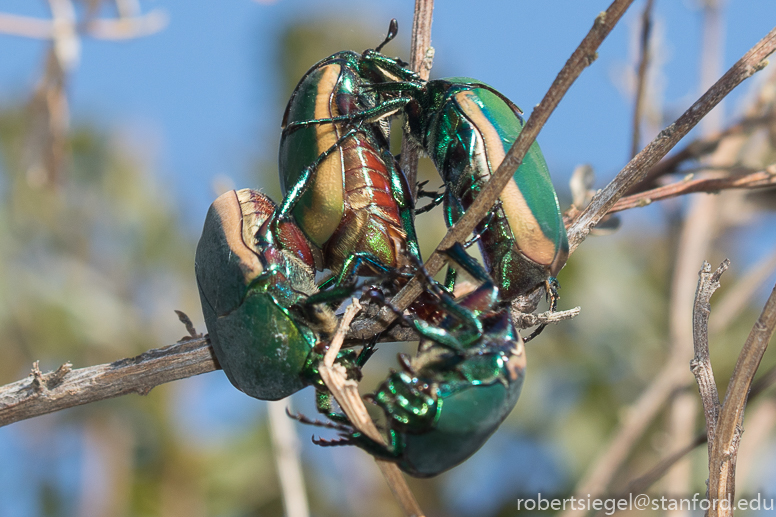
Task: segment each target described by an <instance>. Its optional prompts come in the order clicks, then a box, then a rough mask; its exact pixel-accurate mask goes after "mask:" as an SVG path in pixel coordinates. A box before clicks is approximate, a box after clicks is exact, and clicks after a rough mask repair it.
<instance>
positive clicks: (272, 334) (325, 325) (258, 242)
mask: <svg viewBox="0 0 776 517" xmlns="http://www.w3.org/2000/svg"><path fill="white" fill-rule="evenodd" d="M312 266H313V254H312V251H311V249H310V246H309V244H308V243H307V240H306V238H305V236H304V234H303V233H302V231H301V230H300V229H299V228H298V227H297V226H296V224H295V223H294V222H293V221H290V220H277V217H276V205H275V203H274V202H273V201H272V200H271V199H270V198H269V197H267V196H265V195H264V194H262V193H260V192H257V191H254V190H250V189H243V190H238V191H234V190H232V191H229V192H226V193H225V194H223V195H221V196H220V197H219V198H218V199H216V200H215V201H214V202H213V204H212V205H211V206H210V210H209V211H208V213H207V216H206V218H205V225H204V228H203V230H202V237H201V238H200V240H199V244H198V245H197V252H196V259H195V271H196V277H197V285H198V287H199V295H200V300H201V302H202V311H203V313H204V316H205V324H206V326H207V329H208V333H209V335H210V342H211V344H212V346H213V350H214V352H215V355H216V358H217V359H218V362H219V363H220V365H221V367H222V368H223V370H224V372H225V373H226V375H227V377H228V378H229V381H230V382H231V383H232V384H233V385H234V386H235V387H236V388H238V389H239V390H241V391H243V392H245V393H246V394H248V395H250V396H251V397H255V398H258V399H262V400H278V399H282V398H284V397H287V396H289V395H291V394H292V393H294V392H296V391H298V390H300V389H302V388H303V387H305V386H307V385H316V386H317V387H319V388H320V387H322V386H323V384H322V382H321V381H320V378H319V377H318V376H317V365H318V362H319V361H320V360H321V358H322V354H323V352H324V350H322V349H321V348H320V347H319V346H316V345H318V344H319V342H320V341H321V340H322V339H325V338H327V337H328V336H329V335H330V334H331V333H332V332H333V331H334V330H335V327H336V324H337V320H336V318H335V316H334V313H333V311H331V309H329V308H328V306H327V305H326V304H324V303H321V304H318V303H316V304H308V303H307V301H308V299H309V298H310V296H313V295H316V293H318V289H317V287H316V285H315V275H314V271H313V267H312ZM367 357H368V354H367V355H364V354H360V355H359V354H356V353H355V351H353V350H343V351H342V352H340V355H339V356H338V358H337V361H338V362H340V363H341V364H343V365H344V366H345V367H346V369H348V371H349V372H351V373H353V374H354V375H358V374H359V373H360V372H359V368H360V366H361V365H362V361H364V360H366V358H367ZM323 398H325V397H319V402H321V403H322V404H325V400H322V399H323ZM322 409H323V410H327V408H326V407H325V406H324V407H322Z"/></svg>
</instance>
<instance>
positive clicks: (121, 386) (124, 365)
mask: <svg viewBox="0 0 776 517" xmlns="http://www.w3.org/2000/svg"><path fill="white" fill-rule="evenodd" d="M217 368H218V365H217V362H216V361H215V358H214V356H213V351H212V349H211V348H210V344H209V343H208V340H207V339H206V338H198V339H190V340H187V341H183V342H179V343H176V344H174V345H171V346H167V347H164V348H157V349H153V350H149V351H147V352H144V353H142V354H140V355H139V356H137V357H132V358H129V359H122V360H120V361H116V362H113V363H110V364H100V365H97V366H89V367H87V368H79V369H77V370H69V371H65V372H64V374H63V372H62V371H60V370H58V372H59V373H57V372H52V373H48V374H41V373H40V371H39V370H38V371H37V372H36V371H35V370H33V373H32V374H30V376H29V377H27V378H26V379H22V380H20V381H17V382H14V383H12V384H8V385H5V386H3V387H0V427H2V426H4V425H8V424H12V423H14V422H18V421H19V420H24V419H27V418H32V417H34V416H39V415H44V414H46V413H53V412H54V411H59V410H60V409H65V408H70V407H74V406H80V405H82V404H89V403H90V402H96V401H98V400H104V399H109V398H113V397H119V396H121V395H127V394H128V393H139V394H140V395H147V394H148V392H150V391H151V389H152V388H154V387H155V386H158V385H160V384H164V383H166V382H171V381H175V380H178V379H185V378H186V377H192V376H194V375H199V374H201V373H207V372H212V371H213V370H216V369H217ZM52 379H56V381H57V382H51V380H52ZM44 381H45V382H44Z"/></svg>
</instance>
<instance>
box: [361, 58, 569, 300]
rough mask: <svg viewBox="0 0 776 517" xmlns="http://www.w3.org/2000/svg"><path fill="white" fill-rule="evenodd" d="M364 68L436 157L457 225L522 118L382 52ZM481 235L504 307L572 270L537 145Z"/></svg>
mask: <svg viewBox="0 0 776 517" xmlns="http://www.w3.org/2000/svg"><path fill="white" fill-rule="evenodd" d="M362 61H364V62H371V63H372V69H373V70H374V71H376V73H378V74H381V75H380V80H379V81H377V84H374V85H373V89H374V90H375V91H377V92H378V93H379V94H380V99H381V102H383V103H386V104H387V103H390V105H391V106H396V105H402V106H403V109H402V114H403V115H404V119H405V124H406V128H407V130H408V134H409V135H410V137H411V138H412V139H413V140H414V141H415V142H416V143H417V144H418V145H419V146H421V147H422V148H423V149H425V151H426V152H427V153H428V154H429V156H430V157H431V159H432V160H433V161H434V165H435V166H436V168H437V170H438V171H439V173H440V175H441V176H442V179H443V180H444V182H445V195H444V202H445V218H446V222H447V224H448V226H450V225H452V224H454V223H455V222H456V221H457V220H458V219H459V218H460V217H461V216H462V215H463V213H464V212H465V211H466V210H467V209H468V207H469V206H470V205H471V203H472V201H473V200H474V199H475V198H476V196H477V194H478V193H479V191H480V190H481V189H482V186H483V185H484V184H485V183H486V182H487V181H488V180H489V179H490V177H491V175H492V174H493V173H494V172H495V170H496V169H497V168H498V166H499V165H500V164H501V162H502V161H503V159H504V156H505V155H506V153H507V151H508V150H509V149H510V148H511V146H512V144H513V143H514V142H515V140H516V139H517V136H518V135H519V134H520V131H521V130H522V128H523V124H524V123H523V119H522V112H521V111H520V109H519V108H518V107H517V106H516V105H515V104H514V103H512V102H511V101H510V100H509V99H507V98H506V97H505V96H504V95H502V94H501V93H499V92H498V91H497V90H495V89H494V88H492V87H491V86H488V85H487V84H484V83H482V82H479V81H477V80H476V79H471V78H466V77H452V78H448V79H438V80H433V81H427V82H426V81H422V80H420V79H419V78H418V76H417V75H416V74H415V73H414V72H412V71H411V70H409V69H408V68H406V66H405V64H404V63H402V62H400V61H398V60H392V59H390V58H387V57H386V56H383V55H382V54H380V53H379V52H376V51H366V52H365V53H364V54H363V55H362ZM373 80H374V79H373ZM353 118H356V115H355V114H351V119H353ZM476 231H477V234H478V235H479V236H480V239H479V240H480V249H481V250H482V254H483V256H484V259H485V262H486V264H485V265H486V267H487V269H488V271H489V272H490V274H491V275H492V276H493V278H494V280H495V281H496V285H498V286H499V288H500V290H501V297H502V300H505V301H510V300H513V299H514V298H515V297H517V296H519V295H522V294H526V293H527V292H529V291H531V290H533V289H534V288H536V287H537V286H539V285H541V284H544V283H546V282H547V281H548V280H554V277H555V275H556V274H557V273H558V272H559V271H560V269H561V268H562V267H563V266H564V265H565V263H566V259H567V258H568V252H569V250H568V237H567V235H566V228H565V226H564V224H563V217H562V214H561V211H560V205H559V203H558V198H557V195H556V193H555V188H554V187H553V185H552V181H551V179H550V175H549V171H548V169H547V163H546V162H545V160H544V156H543V155H542V152H541V150H540V149H539V145H538V144H537V143H534V144H533V145H532V146H531V147H530V149H529V151H528V153H527V154H526V156H525V158H524V159H523V163H522V164H521V166H520V167H518V169H517V170H516V171H515V172H514V174H513V178H512V181H511V182H510V183H509V184H508V185H507V187H506V188H505V189H504V192H503V193H502V195H501V197H500V198H499V204H498V205H497V206H496V207H495V209H494V210H493V211H492V214H491V215H490V216H489V218H488V219H486V220H485V221H483V222H481V223H480V224H479V225H478V227H477V229H476Z"/></svg>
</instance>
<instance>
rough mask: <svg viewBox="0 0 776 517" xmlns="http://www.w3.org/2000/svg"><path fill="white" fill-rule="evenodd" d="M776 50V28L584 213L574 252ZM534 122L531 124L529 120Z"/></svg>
mask: <svg viewBox="0 0 776 517" xmlns="http://www.w3.org/2000/svg"><path fill="white" fill-rule="evenodd" d="M774 50H776V28H774V29H772V30H771V31H770V32H769V33H768V34H767V35H766V36H765V37H764V38H763V39H761V40H760V41H759V42H757V44H756V45H755V46H754V47H752V48H751V49H750V50H749V51H748V52H747V53H746V54H744V56H743V57H742V58H741V59H739V60H738V62H736V64H735V65H733V66H732V67H731V68H730V69H729V70H728V71H727V72H726V73H725V75H723V76H722V77H721V78H720V79H719V80H718V81H717V82H716V83H715V84H714V86H712V87H711V88H709V89H708V90H707V91H706V93H704V94H703V96H701V98H700V99H698V100H697V101H696V102H695V103H694V104H693V105H692V106H691V107H690V108H689V109H688V110H687V111H685V112H684V113H683V114H682V116H681V117H679V118H678V119H677V120H676V122H674V123H673V124H671V125H670V126H668V127H667V128H666V129H664V130H663V131H661V132H660V134H659V135H658V136H657V137H656V138H655V139H654V140H653V141H652V142H651V143H650V144H649V145H648V146H647V147H645V148H644V149H643V150H642V151H641V152H640V153H639V154H638V155H636V157H635V158H633V159H632V160H631V161H630V162H629V163H628V164H627V165H626V166H625V168H623V169H622V170H621V171H620V172H619V173H618V174H617V176H616V177H615V178H614V179H613V180H612V181H611V183H609V184H608V185H607V186H606V187H605V188H604V189H603V190H602V191H601V192H599V193H598V194H597V195H596V196H595V197H594V198H593V200H592V202H591V203H590V204H589V205H588V206H587V208H585V210H583V211H582V213H581V214H580V215H579V217H578V218H577V219H576V220H575V221H574V223H573V224H572V226H571V228H570V230H569V246H570V249H571V251H574V250H575V249H576V248H577V247H578V246H579V244H580V243H581V242H582V241H584V240H585V238H586V237H587V236H588V234H589V233H590V229H591V228H593V227H594V226H595V225H596V224H597V223H598V222H599V221H600V220H601V219H602V218H603V216H604V215H606V213H607V212H608V211H609V210H610V209H611V208H612V207H613V206H614V204H615V203H616V202H617V201H618V200H619V199H620V198H621V197H622V196H623V195H624V194H625V193H626V192H627V191H628V190H629V189H630V188H631V187H632V186H633V185H635V184H636V183H637V182H639V181H641V180H642V179H643V178H644V177H645V176H646V174H647V171H648V170H649V169H650V168H651V167H652V166H653V165H654V164H655V163H657V161H658V160H660V159H661V158H662V157H663V156H665V155H666V154H667V153H668V151H670V150H671V149H672V148H673V147H674V146H675V145H676V143H677V142H679V140H681V139H682V138H683V137H684V136H685V135H686V134H687V133H688V132H689V131H690V130H691V129H692V128H693V127H695V125H696V124H697V123H698V122H699V121H700V120H701V119H702V118H703V117H704V116H705V115H706V114H707V113H708V112H709V111H711V109H712V108H714V107H715V106H716V105H717V104H719V102H720V101H721V100H722V99H723V98H725V96H726V95H727V94H728V93H730V92H731V91H732V90H733V88H735V87H736V86H738V85H739V84H741V82H743V81H744V80H745V79H747V78H749V77H751V76H752V75H753V74H754V73H755V72H757V71H758V70H761V69H762V68H763V67H764V66H766V65H767V64H768V63H767V61H766V58H767V57H768V56H769V55H770V54H771V53H772V52H773V51H774ZM529 122H530V120H529Z"/></svg>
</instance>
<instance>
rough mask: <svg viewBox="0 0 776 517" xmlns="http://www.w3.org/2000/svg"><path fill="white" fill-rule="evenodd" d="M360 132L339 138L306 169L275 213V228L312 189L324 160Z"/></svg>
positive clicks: (355, 131)
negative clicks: (318, 169)
mask: <svg viewBox="0 0 776 517" xmlns="http://www.w3.org/2000/svg"><path fill="white" fill-rule="evenodd" d="M358 131H359V128H351V129H349V130H348V131H346V132H345V134H344V135H342V136H341V137H339V138H338V139H337V141H336V142H334V144H333V145H332V146H331V147H329V148H328V149H326V150H325V151H324V152H322V153H321V154H320V155H319V156H318V157H317V158H316V159H315V160H314V161H313V162H312V163H311V164H310V165H308V166H307V167H305V168H304V170H303V171H302V173H301V174H300V175H299V181H297V182H296V184H294V186H293V188H292V189H291V190H290V191H289V192H288V195H286V197H285V198H284V199H283V202H282V203H281V204H280V206H279V207H278V208H277V210H276V212H275V214H276V216H275V221H274V225H275V226H276V225H277V224H278V223H279V221H280V220H282V219H285V218H286V217H288V214H290V213H291V211H292V210H293V209H294V207H295V206H296V203H297V202H298V201H299V199H300V198H301V197H302V195H304V193H305V192H306V191H307V189H308V188H310V185H311V184H312V180H313V176H314V174H315V171H316V169H317V168H318V166H319V165H320V164H321V163H322V162H323V160H325V159H326V158H327V157H328V156H329V155H330V154H331V153H333V152H334V151H336V150H337V149H338V148H339V147H340V146H341V145H342V143H343V142H344V141H345V140H347V139H348V138H350V137H351V136H353V135H354V134H356V133H357V132H358ZM272 230H274V228H272Z"/></svg>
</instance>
